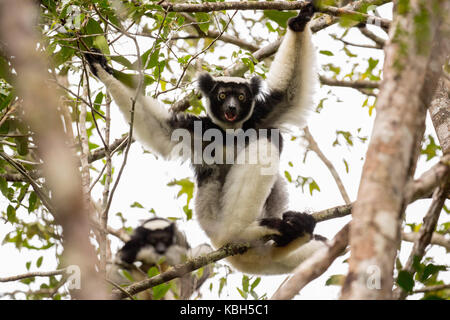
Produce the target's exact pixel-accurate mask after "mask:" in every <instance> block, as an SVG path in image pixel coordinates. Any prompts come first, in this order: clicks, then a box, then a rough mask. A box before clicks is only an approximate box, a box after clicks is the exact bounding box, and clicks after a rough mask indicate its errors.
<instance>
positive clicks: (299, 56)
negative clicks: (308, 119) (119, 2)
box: [86, 2, 326, 274]
mask: <svg viewBox="0 0 450 320" xmlns="http://www.w3.org/2000/svg"><path fill="white" fill-rule="evenodd" d="M314 11H315V8H314V5H313V4H312V3H311V2H308V3H307V4H306V5H305V6H304V7H303V9H302V10H301V11H300V13H299V14H298V16H296V17H294V18H291V19H290V20H289V21H288V28H287V31H286V35H285V36H284V39H283V40H282V42H281V45H280V47H279V49H278V52H277V54H276V56H275V58H274V60H273V62H272V65H271V67H270V70H269V73H268V74H267V81H266V84H264V81H263V80H262V79H261V78H260V77H258V76H254V77H252V78H251V79H250V80H247V79H245V78H239V77H213V76H211V75H210V74H208V73H203V74H201V75H200V76H199V79H198V85H199V89H200V91H201V93H202V94H203V97H204V103H205V108H206V115H205V116H198V117H197V116H194V115H192V114H188V113H183V114H172V113H170V112H168V111H167V109H166V108H165V107H164V106H162V105H161V104H160V103H159V102H158V101H157V100H155V99H153V98H151V97H145V96H139V97H138V99H137V101H136V102H135V103H133V102H132V100H133V99H134V97H135V90H133V89H131V88H128V87H126V86H125V85H124V84H122V83H121V82H120V81H118V80H117V79H116V78H115V77H114V76H113V69H112V68H111V67H109V66H108V65H107V61H106V58H105V57H104V56H103V55H101V54H98V53H92V54H87V55H86V59H87V61H88V62H89V65H90V67H91V70H92V72H93V73H94V75H96V76H97V77H98V78H99V79H100V80H101V81H102V82H103V83H104V84H105V85H106V87H107V89H108V90H109V92H110V93H111V95H112V96H113V98H114V100H115V102H116V104H117V105H118V106H119V107H120V109H121V111H122V113H123V115H124V116H125V118H126V119H127V120H128V121H130V119H131V116H130V110H131V108H132V106H133V105H134V108H135V109H134V123H133V128H134V130H135V132H136V137H137V139H138V140H140V141H141V142H142V143H143V144H145V145H146V146H148V147H149V148H150V149H151V150H153V151H154V152H156V153H158V154H159V155H161V156H163V157H164V158H166V159H171V158H176V157H179V156H181V157H183V156H184V157H186V155H180V154H179V150H180V148H179V146H180V143H179V139H174V137H173V133H174V132H176V133H179V132H181V131H183V130H184V132H188V133H190V136H191V140H189V141H188V142H187V145H188V147H189V148H190V149H189V150H192V153H191V155H192V154H193V155H195V154H196V152H197V151H198V150H197V151H196V150H195V147H196V143H195V141H197V140H196V139H202V138H205V137H206V136H207V134H209V133H211V130H210V129H214V130H215V131H214V130H213V131H214V132H219V133H221V134H222V135H223V136H225V137H226V138H227V139H223V142H222V144H221V145H220V148H217V149H215V150H214V151H215V155H214V156H212V158H213V160H214V161H212V162H211V161H209V160H211V159H201V161H200V162H198V161H195V160H196V159H195V157H192V156H191V157H189V160H191V161H192V168H193V170H194V173H195V178H196V194H195V214H196V218H197V220H198V222H199V224H200V226H201V227H202V228H203V230H204V231H205V232H206V234H207V235H208V237H209V238H210V240H211V242H212V244H213V245H214V247H216V248H218V247H221V246H223V245H224V244H227V243H230V242H239V241H255V240H259V239H263V238H264V239H267V238H271V240H270V241H262V240H261V241H260V244H259V246H257V247H256V248H253V249H251V250H248V251H247V252H246V253H245V254H242V255H236V256H234V257H230V258H228V261H230V262H231V263H232V265H233V266H234V267H236V268H237V269H238V270H241V271H243V272H246V273H254V274H280V273H288V272H292V271H293V270H294V269H295V267H297V266H298V265H299V264H300V263H301V262H302V261H304V260H305V259H306V258H307V257H309V256H310V255H312V254H313V253H314V252H315V251H316V250H318V249H319V248H322V247H324V246H325V245H326V244H325V243H324V241H321V240H319V239H321V238H320V237H315V236H314V235H313V231H314V228H315V220H314V218H313V217H312V216H311V215H309V214H306V213H301V212H295V211H290V210H288V197H287V190H286V186H285V184H286V182H285V179H284V178H283V177H282V176H281V175H280V174H279V163H280V154H281V151H282V141H281V140H282V139H281V135H280V133H279V131H276V130H275V131H273V129H285V128H286V127H289V126H296V127H301V126H303V125H304V122H305V121H304V119H305V115H306V114H307V112H308V110H309V109H311V108H312V106H313V99H312V97H313V94H314V91H315V87H316V86H317V85H318V80H317V73H316V62H315V48H314V46H313V44H312V41H311V30H310V27H309V21H310V20H311V18H312V16H313V14H314ZM198 128H200V132H198V130H197V129H198ZM177 129H178V130H177ZM239 129H242V130H239ZM264 130H266V131H268V132H269V133H270V134H268V135H263V134H259V132H263V131H264ZM242 132H244V135H245V134H247V133H249V132H255V133H256V134H254V135H252V136H251V137H250V139H246V140H245V143H244V147H243V148H241V149H239V146H236V144H235V141H236V139H237V140H239V137H240V135H241V136H242V134H241V133H242ZM178 137H179V136H178ZM228 138H231V139H228ZM244 138H245V136H244ZM205 140H206V141H211V137H209V140H208V139H203V140H202V142H203V145H202V144H201V146H202V148H203V149H202V151H206V150H207V148H208V147H209V146H205V143H204V142H205ZM215 142H217V141H215ZM184 143H186V142H184ZM255 150H256V152H253V151H255ZM268 150H270V152H269V153H270V154H269V155H267V151H268ZM230 151H234V153H233V154H234V159H232V160H237V159H239V157H240V156H241V155H247V154H253V155H254V156H256V161H255V162H253V163H243V164H242V163H239V162H238V161H232V162H231V163H230V162H228V159H227V162H226V163H224V162H223V157H221V155H226V154H228V153H229V152H230ZM201 154H204V152H203V153H201ZM217 159H218V160H219V161H215V160H217ZM207 160H208V161H207ZM268 167H270V170H268V171H267V170H265V169H267V168H268Z"/></svg>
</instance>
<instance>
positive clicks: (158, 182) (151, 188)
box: [0, 5, 450, 299]
mask: <svg viewBox="0 0 450 320" xmlns="http://www.w3.org/2000/svg"><path fill="white" fill-rule="evenodd" d="M390 8H391V6H390V5H387V6H384V7H383V8H381V9H380V10H379V11H380V13H381V14H382V16H383V17H387V18H390V17H391V14H390V10H391V9H390ZM242 29H243V30H246V28H242ZM373 30H374V31H376V29H373ZM245 32H246V31H245ZM258 32H262V33H264V32H265V30H263V29H261V30H253V32H252V33H253V34H259V33H258ZM342 32H343V29H340V28H339V27H337V26H333V27H331V28H327V29H325V30H323V31H321V32H319V33H316V34H315V35H314V37H313V41H314V43H315V45H316V47H317V48H318V50H330V51H332V52H333V53H334V54H335V55H334V56H332V57H328V56H325V55H320V54H319V55H318V58H319V61H318V62H319V65H323V64H325V63H329V62H332V63H334V64H335V65H339V66H341V67H342V68H343V69H348V70H347V71H349V70H350V69H351V67H352V65H353V60H352V64H350V63H348V57H347V56H346V55H345V54H344V52H343V51H342V50H340V49H341V48H342V44H341V43H339V42H338V41H334V40H332V38H331V37H330V36H329V33H336V34H338V35H339V34H342ZM378 33H379V34H380V35H381V36H385V35H384V34H383V33H382V32H381V33H380V32H378ZM247 36H248V35H247ZM347 39H350V40H351V41H352V42H356V43H368V44H370V42H369V41H368V40H367V39H366V38H364V37H363V36H361V35H360V34H359V32H358V31H357V30H353V29H352V30H351V31H350V34H349V36H348V37H347ZM271 40H274V39H271ZM149 45H150V46H151V42H150V43H149ZM230 48H233V49H235V47H232V46H230ZM349 49H350V50H351V51H352V52H354V53H357V54H358V55H359V56H360V59H361V61H362V59H363V58H366V59H367V58H369V57H372V58H376V59H380V63H379V65H378V68H380V67H382V62H383V52H382V50H373V49H362V48H354V47H349ZM141 51H142V52H144V49H141ZM133 52H134V51H133ZM207 58H210V57H207ZM366 66H367V64H366V63H364V62H363V63H362V64H361V67H360V68H361V70H363V69H362V68H365V67H366ZM344 71H345V70H344ZM344 71H343V72H342V73H341V74H345V73H346V72H344ZM322 74H323V71H322ZM91 85H93V81H91ZM331 89H332V94H330V93H329V90H330V87H323V88H321V89H320V90H319V91H318V93H317V98H316V100H317V101H318V100H319V99H322V98H324V97H328V100H327V101H326V102H325V107H324V109H323V110H322V112H321V113H320V114H316V113H313V114H311V116H310V118H309V119H308V125H309V128H310V131H311V133H312V135H313V137H314V138H315V139H316V141H317V143H318V145H319V147H320V148H321V149H322V151H323V153H324V154H325V155H326V156H327V157H328V158H329V159H330V160H331V161H332V163H333V164H334V165H335V167H336V169H337V170H338V172H339V174H340V176H341V179H342V180H343V183H344V185H345V187H346V189H347V192H348V194H349V196H350V199H351V200H352V201H354V200H355V199H356V194H357V191H358V186H359V180H360V175H361V170H362V165H363V161H364V156H365V152H366V149H367V145H368V143H366V144H362V143H360V142H358V141H357V140H355V146H354V147H353V148H351V149H348V148H346V147H345V146H341V147H332V143H333V141H334V140H335V138H336V135H335V132H336V130H339V129H343V130H346V131H350V132H351V133H352V134H353V135H354V136H356V135H357V129H358V128H361V132H360V133H359V136H368V137H369V136H370V132H371V129H372V123H373V119H374V115H373V116H372V117H370V116H369V115H368V108H361V105H362V103H363V101H364V100H365V99H366V97H365V96H364V95H362V94H361V93H359V92H358V91H356V90H353V89H349V88H331ZM337 97H338V98H339V101H338V99H336V98H337ZM372 99H373V98H372ZM112 119H113V121H112V133H113V136H112V138H111V141H113V140H114V139H115V138H118V137H120V135H121V134H122V133H124V132H127V131H128V125H127V123H126V122H125V121H124V120H123V119H122V116H121V114H120V113H119V112H118V109H117V107H115V106H114V107H113V108H112ZM427 133H431V134H433V135H434V130H433V129H432V125H431V121H430V119H429V118H428V119H427ZM286 142H287V143H286V147H285V148H284V151H283V154H282V168H281V172H283V171H284V170H288V171H289V172H290V173H291V175H292V177H293V178H294V179H295V177H296V176H297V175H302V176H311V177H313V178H314V179H315V181H316V182H317V183H318V185H319V186H320V188H321V192H314V194H313V196H312V197H311V196H310V195H309V191H308V190H307V189H308V188H305V193H302V191H301V189H299V188H295V186H294V185H293V184H289V194H290V204H291V208H292V209H294V210H298V211H305V210H307V211H310V212H314V211H318V210H322V209H326V208H330V207H334V206H337V205H341V204H344V202H343V200H342V198H341V196H340V193H339V191H338V189H337V187H336V184H335V182H334V180H333V179H332V177H331V175H330V172H329V171H328V169H326V167H325V166H324V165H323V163H322V162H321V161H320V160H319V159H318V158H317V156H316V155H315V154H314V153H313V152H310V153H309V154H308V158H307V161H306V163H305V164H303V163H301V161H302V158H303V154H304V149H305V143H304V142H301V140H300V139H299V140H296V141H294V142H291V141H286ZM99 144H100V143H99ZM343 158H345V159H346V161H347V162H348V164H349V168H350V171H349V173H346V172H345V166H344V162H343ZM113 161H114V163H113V164H114V166H115V167H116V173H117V171H118V168H119V167H120V165H121V163H122V156H115V157H114V160H113ZM289 161H291V162H292V163H294V167H293V168H291V167H288V165H287V163H288V162H289ZM434 163H436V159H434V160H433V161H430V162H425V161H424V159H423V158H421V160H420V161H419V165H418V170H417V173H416V175H419V174H420V173H422V172H424V171H425V170H427V169H428V168H430V167H431V166H432V165H433V164H434ZM95 176H96V175H95V174H92V177H94V178H95ZM185 177H192V172H191V170H190V168H189V166H188V165H187V164H180V163H178V162H166V161H163V160H157V159H156V158H155V157H154V156H153V155H151V154H149V153H145V154H143V152H142V147H141V145H140V144H138V143H134V144H133V145H132V146H131V150H130V153H129V158H128V162H127V166H126V168H125V171H124V175H123V176H122V178H121V182H120V184H119V186H118V188H117V190H116V196H115V198H114V200H113V203H112V207H111V210H110V225H111V226H112V227H115V228H118V227H120V221H119V220H118V218H116V217H115V214H116V213H117V212H122V213H123V214H124V215H125V217H126V218H127V219H128V223H129V224H130V225H133V226H137V225H138V224H139V221H140V220H143V219H147V218H149V217H150V214H149V213H148V210H150V209H151V208H153V209H154V210H155V211H156V213H157V214H158V215H159V216H165V217H178V218H182V220H181V221H180V222H179V224H178V225H179V227H180V228H181V229H182V230H184V231H185V233H186V236H187V239H188V241H189V242H190V244H191V246H195V245H198V244H200V243H204V242H208V239H207V237H206V235H205V234H204V233H203V231H202V230H201V229H200V228H199V226H198V223H197V221H196V219H195V212H194V219H192V220H191V221H186V219H185V218H184V214H183V210H182V207H183V206H184V205H185V201H186V200H185V196H183V197H181V198H180V199H176V195H177V193H178V191H179V188H177V187H168V186H167V185H166V184H167V183H168V182H169V181H171V180H173V179H181V178H185ZM101 191H102V186H101V185H99V184H98V185H97V186H96V188H94V190H93V195H94V199H95V198H97V199H99V198H100V197H101ZM135 201H137V202H139V203H141V204H142V205H143V206H144V207H145V209H146V210H144V209H138V208H130V205H131V204H132V203H133V202H135ZM7 204H8V202H7V201H6V200H5V199H4V198H0V207H1V208H6V206H7ZM428 205H429V200H420V201H416V202H415V203H413V204H412V205H410V206H409V207H408V209H407V214H406V222H407V223H411V222H416V223H420V222H421V220H422V218H423V215H424V214H425V212H426V210H427V208H428ZM349 220H350V217H344V218H340V219H333V220H331V221H327V222H323V223H319V224H318V225H317V227H316V230H315V233H317V234H321V235H324V236H326V237H328V238H332V237H333V236H334V235H335V234H336V233H337V232H338V231H339V230H340V229H341V228H342V227H343V226H344V225H345V223H347V222H348V221H349ZM444 220H445V221H449V219H448V215H442V216H441V219H440V223H442V222H443V221H444ZM11 230H13V227H12V226H11V225H10V224H2V225H0V239H3V237H4V235H5V234H6V233H7V232H9V231H11ZM112 239H113V250H116V249H117V248H118V247H119V246H120V245H121V243H120V242H119V241H117V240H116V239H114V238H112ZM410 248H411V244H408V243H403V245H402V250H401V254H400V258H401V260H402V261H403V262H404V261H405V260H406V259H407V257H408V255H409V251H410ZM404 249H406V250H404ZM41 255H42V253H41V252H39V251H31V250H27V249H22V250H21V251H17V250H16V249H15V248H14V246H13V245H11V244H7V245H2V246H1V247H0V261H1V262H0V277H4V276H9V275H16V274H21V273H25V272H27V270H26V268H25V263H26V262H27V261H33V264H32V267H31V270H41V271H42V270H54V269H55V268H56V262H55V260H54V258H52V256H54V250H49V252H47V253H46V254H44V262H43V264H42V267H41V268H40V269H37V268H36V265H35V262H36V260H37V259H38V258H39V257H40V256H41ZM429 255H430V256H431V255H432V256H434V257H435V262H436V263H441V264H444V263H445V262H447V263H448V255H447V254H446V252H445V250H444V249H442V248H440V247H433V248H432V249H431V250H430V252H429ZM347 257H348V254H347V255H346V256H345V257H341V258H339V259H337V260H336V261H335V262H334V264H333V265H332V266H331V268H330V269H329V270H328V271H327V272H326V273H325V274H324V275H322V276H321V277H319V278H318V279H316V280H314V281H313V282H311V283H310V284H309V285H307V286H306V287H305V288H304V289H303V290H302V291H301V293H300V294H299V295H298V296H297V297H296V299H336V298H337V297H338V294H339V291H340V287H338V286H325V281H326V280H327V279H328V278H329V277H330V276H331V275H333V274H345V273H346V272H347V264H345V263H343V260H344V259H346V258H347ZM221 263H222V264H223V263H225V262H224V261H221ZM219 270H220V273H222V275H221V276H223V272H224V270H225V269H224V268H220V269H219ZM285 277H286V276H263V277H262V281H261V283H260V284H259V286H258V287H257V288H256V292H258V294H262V293H264V292H266V293H267V296H268V297H270V296H271V295H272V294H273V293H274V292H275V290H276V289H277V288H278V286H279V285H280V284H281V282H282V281H283V280H284V279H285ZM442 277H444V278H445V279H446V281H447V282H448V281H449V279H450V273H449V272H446V273H442ZM218 279H219V277H215V278H212V279H210V280H208V281H207V283H206V284H205V285H204V286H203V288H202V294H203V298H207V299H215V298H219V297H218V295H217V291H218V287H219V281H218ZM241 279H242V274H241V273H239V272H235V273H233V274H231V275H229V276H228V285H227V286H226V287H225V288H224V290H223V292H222V295H221V296H220V299H241V296H240V295H239V293H238V291H237V290H236V289H235V287H236V286H238V287H241ZM37 283H40V282H39V281H38V282H37ZM210 283H213V290H212V292H210V291H209V289H208V288H209V284H210ZM17 289H23V290H25V289H26V287H25V286H24V285H22V284H19V283H17V282H13V283H0V293H2V292H7V291H13V290H17ZM417 296H419V295H417ZM419 297H420V296H419ZM250 299H251V298H250Z"/></svg>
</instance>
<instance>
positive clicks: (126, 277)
mask: <svg viewBox="0 0 450 320" xmlns="http://www.w3.org/2000/svg"><path fill="white" fill-rule="evenodd" d="M120 273H121V274H122V276H123V277H124V278H125V279H127V280H128V281H130V282H134V279H133V276H132V275H131V273H129V272H128V271H127V270H125V269H120Z"/></svg>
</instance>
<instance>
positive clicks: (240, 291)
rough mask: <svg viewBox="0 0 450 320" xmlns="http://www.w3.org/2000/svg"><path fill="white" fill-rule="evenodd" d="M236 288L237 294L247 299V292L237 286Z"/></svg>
mask: <svg viewBox="0 0 450 320" xmlns="http://www.w3.org/2000/svg"><path fill="white" fill-rule="evenodd" d="M236 290H237V291H238V292H239V294H240V295H241V297H242V298H244V299H247V297H248V294H247V292H244V291H242V290H241V289H239V288H236Z"/></svg>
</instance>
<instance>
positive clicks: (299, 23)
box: [288, 0, 316, 32]
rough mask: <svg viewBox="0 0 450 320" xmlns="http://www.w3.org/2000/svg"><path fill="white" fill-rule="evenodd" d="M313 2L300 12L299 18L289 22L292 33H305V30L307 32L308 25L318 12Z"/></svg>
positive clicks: (311, 0)
mask: <svg viewBox="0 0 450 320" xmlns="http://www.w3.org/2000/svg"><path fill="white" fill-rule="evenodd" d="M313 2H314V1H313V0H310V1H309V2H308V4H307V5H306V6H305V7H303V9H302V10H300V12H299V14H298V16H296V17H294V18H290V19H289V20H288V26H289V28H290V29H291V30H292V31H295V32H303V30H305V26H306V24H307V23H308V22H309V21H310V20H311V18H312V16H313V15H314V12H315V11H316V9H315V7H314V3H313Z"/></svg>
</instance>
